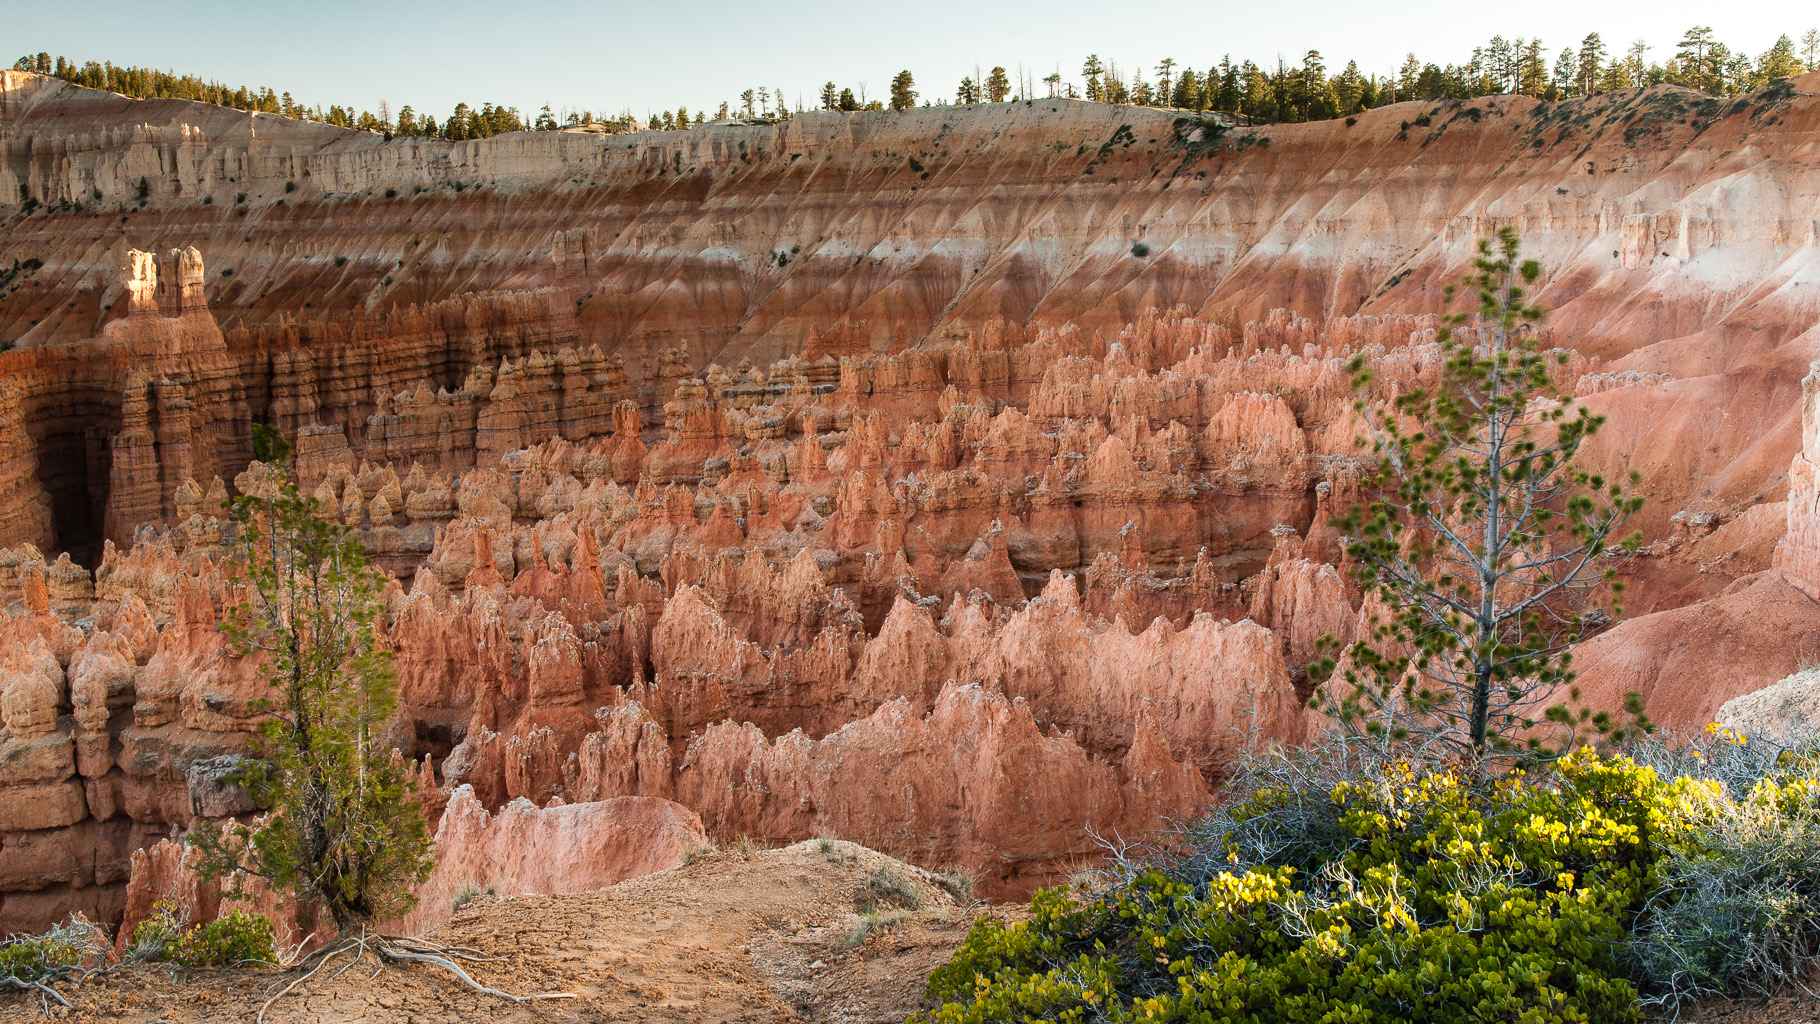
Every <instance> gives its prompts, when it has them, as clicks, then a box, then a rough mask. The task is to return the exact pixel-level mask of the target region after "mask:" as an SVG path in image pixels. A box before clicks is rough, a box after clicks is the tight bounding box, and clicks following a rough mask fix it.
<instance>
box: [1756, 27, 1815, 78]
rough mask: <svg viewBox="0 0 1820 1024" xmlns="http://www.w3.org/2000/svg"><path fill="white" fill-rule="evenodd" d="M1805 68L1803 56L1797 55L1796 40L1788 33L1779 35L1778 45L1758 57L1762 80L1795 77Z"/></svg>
mask: <svg viewBox="0 0 1820 1024" xmlns="http://www.w3.org/2000/svg"><path fill="white" fill-rule="evenodd" d="M1805 70H1806V67H1805V65H1803V64H1802V61H1801V58H1800V57H1797V56H1795V41H1794V40H1793V39H1790V38H1789V37H1788V36H1787V35H1783V36H1780V37H1778V38H1777V39H1776V45H1774V46H1772V47H1770V48H1769V49H1768V50H1767V51H1765V52H1764V54H1763V56H1761V57H1759V58H1757V78H1758V80H1760V81H1764V82H1768V81H1771V80H1774V79H1777V78H1793V77H1795V76H1796V75H1798V74H1801V73H1802V72H1803V71H1805Z"/></svg>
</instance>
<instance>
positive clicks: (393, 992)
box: [0, 840, 984, 1024]
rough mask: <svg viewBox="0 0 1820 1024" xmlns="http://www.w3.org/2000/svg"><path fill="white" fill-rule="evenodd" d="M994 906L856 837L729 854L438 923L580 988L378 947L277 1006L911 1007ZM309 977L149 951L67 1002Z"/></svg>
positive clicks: (24, 1016)
mask: <svg viewBox="0 0 1820 1024" xmlns="http://www.w3.org/2000/svg"><path fill="white" fill-rule="evenodd" d="M881 869H882V870H883V871H884V872H885V873H884V874H883V875H882V876H881V875H879V874H878V873H879V872H880V871H881ZM874 879H877V881H874ZM983 912H984V911H983V907H981V906H980V905H970V904H969V903H968V902H967V901H966V900H965V899H964V898H963V899H960V900H957V899H956V897H955V895H954V894H952V893H950V892H949V891H948V890H947V889H946V888H944V886H943V884H942V881H941V879H940V878H938V877H937V876H936V875H934V874H932V873H930V872H927V871H924V870H922V869H920V868H916V867H913V866H911V865H908V864H904V863H902V862H901V861H897V860H893V859H892V858H890V857H886V856H884V855H883V854H879V853H875V852H873V851H871V850H868V849H866V848H864V847H862V846H858V845H856V844H853V843H847V842H839V841H825V840H815V841H809V842H803V843H798V844H796V845H794V846H790V847H786V848H784V849H777V850H754V851H751V852H748V853H741V852H739V851H736V850H723V851H716V852H710V853H705V854H702V855H699V856H697V857H696V858H694V859H693V860H692V862H691V863H689V864H686V865H684V866H682V867H680V868H676V869H673V870H670V871H663V872H659V873H657V874H654V875H646V876H644V877H641V878H636V879H632V880H629V881H626V882H623V883H621V884H619V885H616V886H613V887H611V888H608V889H602V890H599V891H596V892H586V893H569V894H564V895H557V896H518V897H496V896H481V897H479V898H477V899H475V900H474V901H473V902H471V903H469V904H468V905H467V906H465V907H463V908H462V909H461V910H460V911H458V912H457V913H456V914H455V916H454V918H453V919H452V920H450V922H449V923H448V924H447V925H445V926H443V927H442V928H441V929H439V930H438V931H436V932H435V933H433V934H432V935H431V936H430V938H432V939H434V940H437V941H441V942H444V943H448V944H451V945H465V946H471V947H473V948H475V949H478V950H481V951H482V952H484V953H486V954H487V955H489V956H493V957H498V958H499V959H498V960H497V961H495V962H490V963H481V964H476V965H473V967H471V968H470V972H471V973H472V974H473V975H474V977H475V979H476V980H477V981H479V982H481V983H482V984H485V985H491V986H494V987H497V988H501V989H505V990H507V991H511V992H518V993H532V992H570V993H574V995H575V998H573V999H561V1000H550V1001H546V1002H538V1003H529V1004H523V1005H513V1004H511V1003H507V1002H504V1001H502V1000H499V999H495V998H492V997H488V996H484V995H480V994H477V993H474V992H471V991H469V990H467V989H465V988H463V987H462V986H460V985H459V984H458V983H456V982H454V981H453V980H451V979H450V978H449V977H448V976H447V975H446V974H444V973H442V972H440V971H437V970H434V969H431V968H422V969H418V968H410V969H401V968H398V967H387V968H385V969H384V970H381V971H378V972H377V973H375V970H374V969H375V967H376V966H377V964H376V962H375V961H374V959H373V958H372V957H370V956H369V957H367V958H366V959H365V960H363V961H362V962H361V963H359V964H357V965H355V966H353V967H352V968H350V969H346V970H343V969H341V967H340V964H339V963H331V964H330V965H329V967H328V969H326V970H324V971H322V972H320V973H319V974H317V975H316V977H314V978H312V979H310V981H309V982H307V983H306V984H304V985H301V986H299V988H298V989H297V990H295V991H293V992H292V993H291V994H289V995H287V996H284V997H283V998H282V999H279V1000H278V1001H276V1002H274V1003H273V1004H272V1006H271V1008H270V1009H269V1010H268V1011H267V1012H266V1015H265V1019H266V1021H269V1022H273V1024H289V1022H296V1024H305V1022H307V1024H336V1022H352V1021H361V1022H363V1024H365V1022H398V1024H405V1022H412V1024H442V1022H448V1024H455V1022H467V1021H481V1020H485V1021H529V1020H540V1021H541V1020H551V1021H556V1020H563V1021H572V1020H582V1021H596V1020H639V1021H672V1020H675V1021H683V1020H687V1021H710V1022H713V1021H795V1020H816V1021H836V1022H853V1024H857V1022H865V1021H894V1022H895V1021H901V1020H903V1019H904V1017H905V1016H906V1015H908V1014H909V1013H911V1012H913V1011H914V1010H915V1009H916V1008H917V1007H919V1006H920V1005H922V994H923V984H924V978H925V977H926V976H927V975H928V973H929V972H930V971H931V970H933V969H934V968H935V967H937V966H939V965H940V964H941V963H943V962H945V961H946V960H947V959H948V957H949V956H950V955H951V954H952V952H953V949H954V947H955V946H956V945H958V944H959V943H960V941H961V940H962V939H963V938H964V937H965V936H966V934H967V929H968V928H969V927H970V925H971V924H972V922H973V920H974V919H975V918H976V917H977V916H978V915H979V914H981V913H983ZM868 915H870V916H868ZM343 962H345V961H343ZM296 977H297V976H296V975H294V974H288V973H280V972H275V971H239V970H233V971H196V972H190V973H187V974H181V973H173V971H172V969H171V968H170V967H169V966H168V965H144V966H132V967H128V968H124V969H121V970H119V971H117V972H115V973H113V974H110V975H108V976H105V977H103V978H100V979H98V980H95V981H92V982H90V983H89V984H86V985H83V986H80V987H77V988H75V989H73V990H72V991H69V992H67V993H66V996H67V997H68V998H69V1000H70V1002H72V1003H74V1004H75V1006H76V1009H75V1010H74V1011H73V1012H72V1011H58V1012H57V1015H56V1017H57V1019H61V1020H72V1021H109V1022H127V1024H152V1022H154V1021H162V1022H165V1024H201V1022H215V1021H220V1022H228V1021H233V1022H243V1021H251V1020H253V1018H254V1016H255V1015H256V1014H257V1012H258V1010H259V1007H260V1006H261V1004H263V1003H264V1002H265V1001H266V1000H267V999H268V998H269V997H270V996H271V995H272V994H273V993H275V992H277V991H279V990H280V989H282V988H283V987H284V986H285V985H287V984H289V983H290V982H291V981H292V980H294V979H295V978H296ZM38 1012H39V1011H38V1006H37V1000H36V999H31V1000H26V999H24V998H21V997H16V996H8V997H4V998H0V1019H3V1020H8V1021H12V1020H19V1021H25V1020H30V1019H33V1018H35V1017H37V1016H38Z"/></svg>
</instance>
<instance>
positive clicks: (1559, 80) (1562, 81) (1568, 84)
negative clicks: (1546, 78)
mask: <svg viewBox="0 0 1820 1024" xmlns="http://www.w3.org/2000/svg"><path fill="white" fill-rule="evenodd" d="M1579 81H1580V59H1579V57H1577V56H1575V54H1574V49H1573V47H1571V46H1570V47H1567V48H1566V49H1564V50H1562V51H1561V56H1559V57H1556V58H1555V75H1554V78H1553V80H1552V83H1551V84H1553V85H1554V87H1555V88H1556V89H1557V90H1558V91H1559V92H1560V93H1561V94H1562V95H1567V94H1568V93H1570V92H1572V91H1573V90H1574V89H1576V88H1578V83H1579Z"/></svg>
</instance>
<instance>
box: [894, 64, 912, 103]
mask: <svg viewBox="0 0 1820 1024" xmlns="http://www.w3.org/2000/svg"><path fill="white" fill-rule="evenodd" d="M915 84H916V79H915V78H914V77H913V76H912V75H911V74H910V72H909V71H907V70H906V71H899V72H898V73H897V75H896V76H895V77H894V78H892V79H891V109H892V110H908V109H910V108H911V107H914V106H916V96H917V93H916V90H915V89H913V88H912V86H914V85H915Z"/></svg>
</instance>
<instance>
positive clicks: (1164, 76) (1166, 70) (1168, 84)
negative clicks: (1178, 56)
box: [1156, 57, 1175, 102]
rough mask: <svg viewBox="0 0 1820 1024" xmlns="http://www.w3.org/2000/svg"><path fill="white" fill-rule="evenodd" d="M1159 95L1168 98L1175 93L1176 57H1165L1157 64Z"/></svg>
mask: <svg viewBox="0 0 1820 1024" xmlns="http://www.w3.org/2000/svg"><path fill="white" fill-rule="evenodd" d="M1156 80H1157V95H1158V96H1161V97H1164V101H1165V102H1167V98H1168V97H1171V96H1174V95H1175V90H1174V84H1175V58H1174V57H1164V58H1163V59H1162V61H1161V62H1160V63H1158V64H1157V66H1156Z"/></svg>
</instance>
